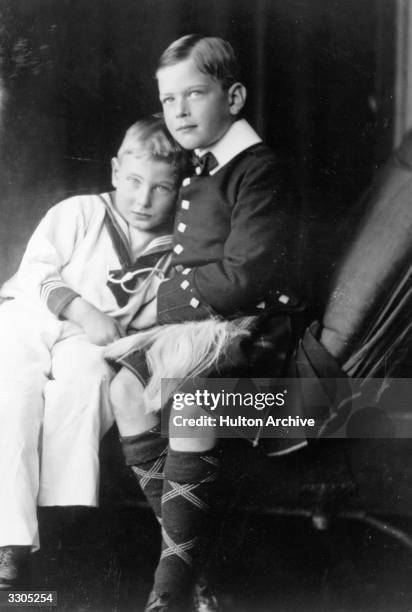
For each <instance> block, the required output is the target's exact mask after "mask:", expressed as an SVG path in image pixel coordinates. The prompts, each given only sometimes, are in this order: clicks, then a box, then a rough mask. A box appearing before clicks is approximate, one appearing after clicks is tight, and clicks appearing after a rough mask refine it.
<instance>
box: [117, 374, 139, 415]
mask: <svg viewBox="0 0 412 612" xmlns="http://www.w3.org/2000/svg"><path fill="white" fill-rule="evenodd" d="M142 392H143V388H142V385H141V383H140V382H139V380H138V379H137V378H136V376H135V375H134V374H133V373H132V372H130V370H128V369H127V368H122V369H121V370H120V371H119V372H118V373H117V374H116V376H115V377H114V378H113V380H112V382H111V383H110V402H111V404H112V407H113V410H114V412H116V410H122V409H123V408H124V407H125V405H128V404H129V403H130V402H134V403H135V404H136V403H137V402H138V400H139V398H140V397H141V395H142Z"/></svg>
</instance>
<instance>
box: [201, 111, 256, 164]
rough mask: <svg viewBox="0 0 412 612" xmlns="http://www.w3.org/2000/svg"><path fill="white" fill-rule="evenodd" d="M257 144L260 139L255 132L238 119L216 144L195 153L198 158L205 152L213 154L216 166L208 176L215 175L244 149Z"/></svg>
mask: <svg viewBox="0 0 412 612" xmlns="http://www.w3.org/2000/svg"><path fill="white" fill-rule="evenodd" d="M259 142H262V139H261V138H260V137H259V136H258V135H257V134H256V132H255V130H254V129H253V128H252V126H251V125H250V124H249V123H248V122H247V121H246V119H238V120H237V121H235V122H234V123H233V124H232V125H231V126H230V128H229V129H228V131H227V132H226V133H225V134H224V135H223V136H222V138H221V139H220V140H218V141H217V143H216V144H214V145H212V146H211V147H208V148H207V149H196V150H195V153H196V154H197V155H199V157H202V155H205V153H207V151H210V153H213V155H214V156H215V157H216V159H217V163H218V165H217V166H216V168H214V169H213V170H212V171H211V172H210V174H215V173H216V172H218V170H220V168H222V166H225V165H226V164H227V163H229V162H230V161H231V160H232V159H233V158H234V157H236V155H239V153H242V151H245V149H248V148H249V147H251V146H253V145H255V144H258V143H259Z"/></svg>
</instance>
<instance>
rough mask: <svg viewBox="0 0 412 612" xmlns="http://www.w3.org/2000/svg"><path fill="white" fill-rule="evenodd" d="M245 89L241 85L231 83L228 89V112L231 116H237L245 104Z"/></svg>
mask: <svg viewBox="0 0 412 612" xmlns="http://www.w3.org/2000/svg"><path fill="white" fill-rule="evenodd" d="M246 95H247V91H246V87H245V86H244V85H243V84H242V83H233V85H231V86H230V87H229V90H228V97H229V111H230V114H231V115H238V114H239V113H240V111H241V110H242V108H243V107H244V105H245V102H246Z"/></svg>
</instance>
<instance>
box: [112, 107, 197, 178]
mask: <svg viewBox="0 0 412 612" xmlns="http://www.w3.org/2000/svg"><path fill="white" fill-rule="evenodd" d="M125 155H134V156H136V157H140V156H141V155H146V156H147V157H149V158H150V159H153V160H155V161H164V162H166V163H168V164H171V165H172V166H173V168H174V171H175V173H176V178H177V179H179V178H181V177H182V176H183V174H184V173H185V171H186V169H187V164H188V154H187V153H186V151H185V150H184V149H182V148H181V147H180V146H179V144H178V143H177V142H175V140H174V139H173V138H172V137H171V135H170V134H169V131H168V130H167V128H166V124H165V122H164V119H163V118H162V117H157V116H152V117H147V118H145V119H140V120H139V121H136V123H133V125H131V126H130V127H129V129H128V130H127V131H126V134H125V135H124V138H123V141H122V143H121V145H120V148H119V150H118V152H117V158H118V160H119V162H121V161H122V159H123V157H124V156H125Z"/></svg>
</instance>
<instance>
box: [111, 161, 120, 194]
mask: <svg viewBox="0 0 412 612" xmlns="http://www.w3.org/2000/svg"><path fill="white" fill-rule="evenodd" d="M118 174H119V160H118V159H117V157H112V185H113V187H114V188H115V189H116V187H117V175H118Z"/></svg>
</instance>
